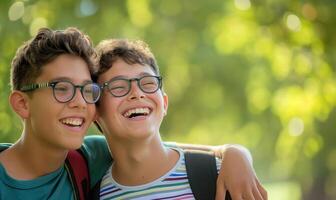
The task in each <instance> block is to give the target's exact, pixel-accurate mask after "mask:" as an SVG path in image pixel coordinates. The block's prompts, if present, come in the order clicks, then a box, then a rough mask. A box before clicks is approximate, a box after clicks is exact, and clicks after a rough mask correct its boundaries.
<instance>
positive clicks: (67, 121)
mask: <svg viewBox="0 0 336 200" xmlns="http://www.w3.org/2000/svg"><path fill="white" fill-rule="evenodd" d="M60 121H61V123H62V124H64V125H67V126H71V127H81V126H82V125H83V124H84V118H64V119H61V120H60Z"/></svg>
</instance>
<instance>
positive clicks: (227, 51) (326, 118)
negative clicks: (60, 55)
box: [0, 0, 336, 200]
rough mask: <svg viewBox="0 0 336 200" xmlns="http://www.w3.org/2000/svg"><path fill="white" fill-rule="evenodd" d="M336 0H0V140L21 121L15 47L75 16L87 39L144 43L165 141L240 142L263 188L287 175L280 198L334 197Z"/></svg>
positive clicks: (73, 22) (13, 135)
mask: <svg viewBox="0 0 336 200" xmlns="http://www.w3.org/2000/svg"><path fill="white" fill-rule="evenodd" d="M335 6H336V1H333V0H322V1H316V0H306V1H291V0H265V1H262V0H255V1H250V0H230V1H222V0H211V1H203V0H193V1H191V0H189V1H188V0H169V1H167V0H126V1H123V0H77V1H70V0H49V1H42V0H40V1H37V0H23V1H6V0H4V1H0V38H1V42H0V77H1V80H0V142H14V141H15V140H16V139H18V137H19V136H20V131H21V122H20V120H19V119H18V117H16V116H15V114H14V113H13V112H12V111H11V109H10V107H9V104H8V101H7V99H8V95H9V93H10V88H9V85H8V83H9V72H10V63H11V59H12V58H13V56H14V54H15V51H16V49H17V48H18V47H19V46H20V45H21V44H22V43H23V42H24V41H26V40H28V39H30V37H31V36H33V35H34V34H35V33H36V31H37V30H38V28H40V27H43V26H48V27H51V28H53V29H64V28H66V27H68V26H75V27H78V28H80V29H81V30H83V31H84V32H85V33H87V34H88V35H90V37H91V38H92V40H93V41H94V43H95V44H97V43H98V42H99V41H100V40H102V39H106V38H133V39H134V38H135V39H142V40H144V41H146V42H147V43H148V44H149V45H150V46H151V48H152V50H153V52H154V54H155V55H156V57H157V60H158V63H159V65H160V67H161V71H162V74H163V76H164V87H165V90H166V92H167V93H168V95H169V102H170V106H169V112H168V115H167V117H166V118H165V121H164V123H163V126H162V129H161V133H162V136H163V138H164V139H165V140H172V141H178V142H190V143H203V144H224V143H240V144H243V145H245V146H246V147H248V148H249V149H250V150H251V151H252V154H253V156H254V160H255V161H254V165H255V168H256V171H257V173H258V175H259V177H260V178H261V179H262V181H263V182H266V183H270V184H271V186H270V187H269V188H270V190H272V188H279V187H280V186H279V185H281V184H278V185H274V184H273V186H272V183H276V182H278V183H280V182H289V183H290V184H289V188H292V189H289V190H290V191H297V192H296V193H295V197H294V196H291V197H290V196H289V197H286V198H290V199H299V198H302V199H307V200H308V199H319V200H323V199H336V190H335V185H336V173H335V172H336V161H335V160H336V145H335V142H334V140H335V136H334V131H335V122H336V110H335V103H336V77H335V66H336V48H335V44H336V37H335V35H336V29H335V27H336V20H335V19H336V14H335V12H334V9H335V8H336V7H335ZM91 132H96V130H95V129H94V128H92V129H91ZM293 183H294V184H296V185H297V186H298V187H297V186H295V185H294V186H293V187H292V185H293ZM281 187H282V186H281ZM281 187H280V188H281ZM270 192H271V191H270ZM301 193H302V195H301ZM275 194H276V193H274V194H273V197H274V199H275V198H276V196H277V195H275ZM271 196H272V194H270V197H271ZM284 196H285V195H284ZM278 198H280V197H279V196H278ZM283 198H285V197H283ZM280 199H281V198H280Z"/></svg>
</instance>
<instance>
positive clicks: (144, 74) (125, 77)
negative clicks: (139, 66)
mask: <svg viewBox="0 0 336 200" xmlns="http://www.w3.org/2000/svg"><path fill="white" fill-rule="evenodd" d="M143 76H156V75H155V74H154V75H153V74H150V73H148V72H141V73H140V74H139V75H138V76H136V77H137V78H140V77H143ZM118 79H129V77H127V76H124V75H119V76H114V77H113V78H111V79H110V80H108V81H105V82H109V81H112V80H118Z"/></svg>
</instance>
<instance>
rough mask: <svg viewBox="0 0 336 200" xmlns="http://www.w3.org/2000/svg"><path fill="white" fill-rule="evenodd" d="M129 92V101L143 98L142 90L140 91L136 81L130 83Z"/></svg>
mask: <svg viewBox="0 0 336 200" xmlns="http://www.w3.org/2000/svg"><path fill="white" fill-rule="evenodd" d="M130 90H131V91H130V93H129V96H128V99H129V100H133V99H142V98H144V97H145V95H144V92H143V91H142V90H140V88H139V86H138V84H137V82H136V81H132V82H131V88H130Z"/></svg>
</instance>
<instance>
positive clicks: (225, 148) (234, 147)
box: [170, 143, 253, 165]
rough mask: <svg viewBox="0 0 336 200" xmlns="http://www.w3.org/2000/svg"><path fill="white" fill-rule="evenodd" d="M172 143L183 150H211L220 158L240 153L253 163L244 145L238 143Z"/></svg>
mask: <svg viewBox="0 0 336 200" xmlns="http://www.w3.org/2000/svg"><path fill="white" fill-rule="evenodd" d="M170 144H172V143H170ZM173 144H174V145H175V146H177V147H179V148H182V149H185V150H199V151H212V152H213V153H214V154H215V156H216V157H218V158H220V159H223V158H224V157H225V154H227V153H233V154H237V155H241V156H242V157H244V158H246V159H247V160H248V161H249V163H250V164H251V165H252V163H253V159H252V155H251V153H250V151H249V150H248V149H247V148H246V147H244V146H242V145H238V144H224V145H218V146H210V145H201V144H186V143H173Z"/></svg>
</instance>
